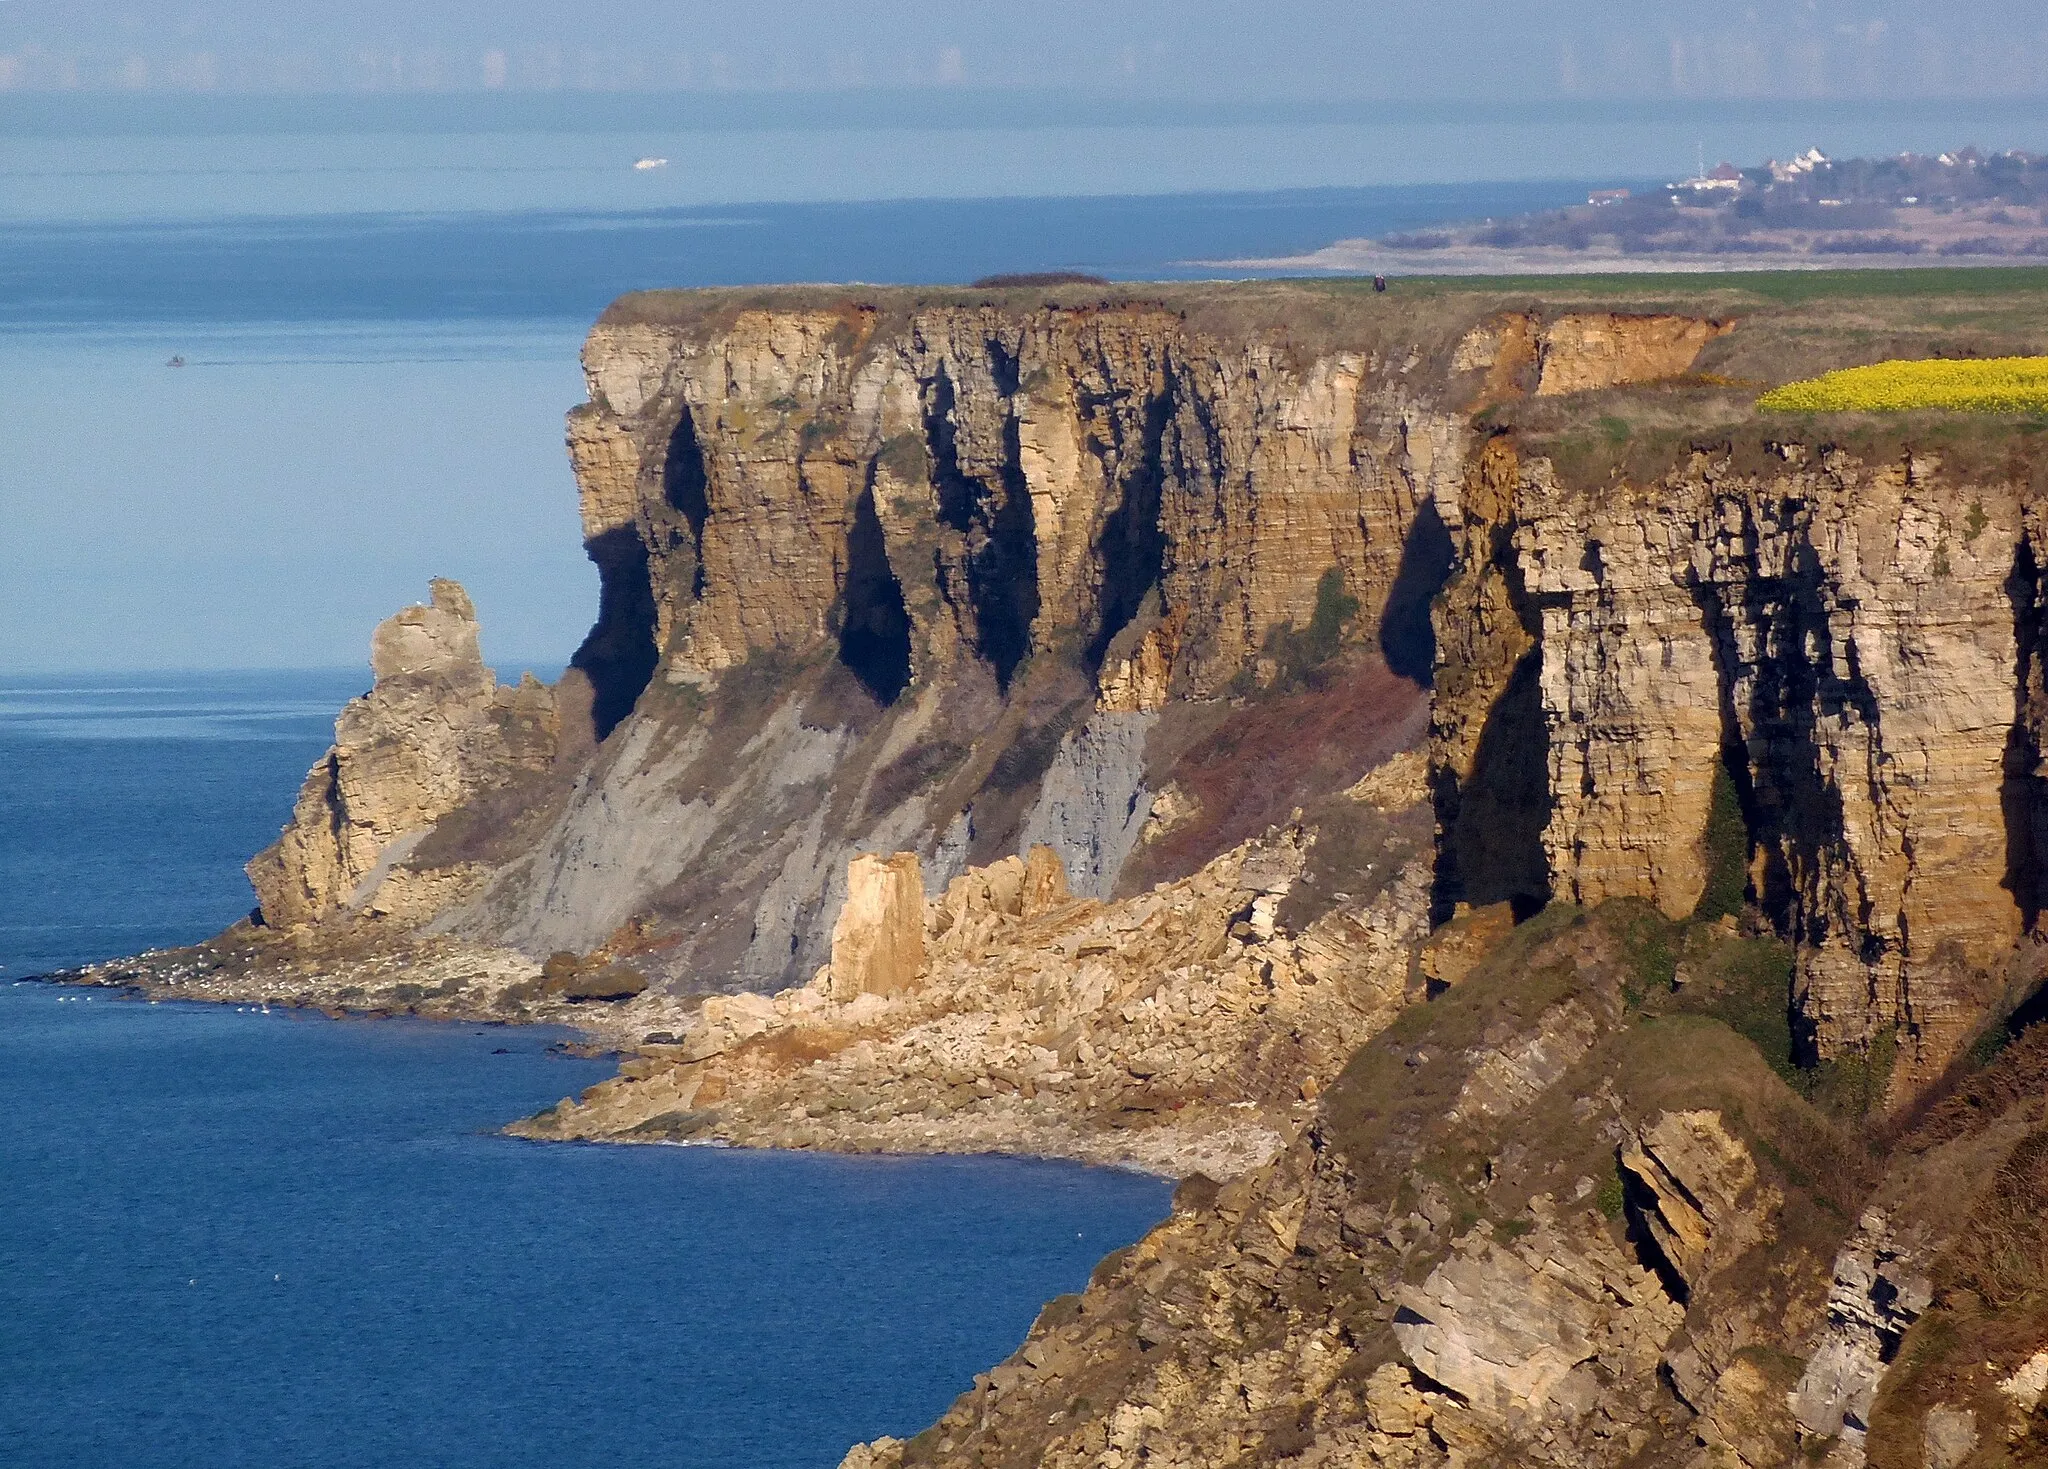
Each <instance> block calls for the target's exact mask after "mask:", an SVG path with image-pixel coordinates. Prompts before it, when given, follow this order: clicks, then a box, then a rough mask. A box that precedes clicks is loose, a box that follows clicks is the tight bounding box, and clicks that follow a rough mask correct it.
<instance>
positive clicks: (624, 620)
mask: <svg viewBox="0 0 2048 1469" xmlns="http://www.w3.org/2000/svg"><path fill="white" fill-rule="evenodd" d="M583 548H584V550H585V551H586V552H588V553H589V556H590V559H591V560H592V561H594V562H595V563H597V576H598V599H597V608H598V610H597V625H596V626H595V627H593V628H591V630H590V635H589V636H588V637H586V638H585V639H584V640H583V646H582V647H580V648H578V649H577V650H576V652H575V655H574V656H573V657H571V658H570V660H569V666H570V667H571V668H576V669H581V670H582V671H583V673H584V675H585V676H586V677H587V678H589V680H590V686H591V693H592V698H591V711H590V713H591V723H592V725H593V728H594V732H595V733H596V735H597V738H599V739H600V740H601V739H603V738H605V737H606V736H607V735H609V734H610V733H611V732H612V730H613V729H615V728H616V727H617V726H618V724H619V722H620V721H621V720H623V719H624V718H625V717H626V716H627V715H629V714H631V713H632V712H633V706H634V705H635V704H636V703H638V702H639V700H640V694H641V692H642V691H643V690H644V689H645V688H646V687H647V684H648V681H649V680H650V679H652V678H653V677H654V669H655V665H656V664H657V663H658V662H659V660H660V649H658V648H657V647H656V646H655V641H654V629H655V625H656V619H655V607H654V587H653V583H652V581H651V580H650V578H649V575H648V568H647V544H646V542H644V541H642V540H641V539H640V533H639V531H638V530H636V529H634V528H633V527H632V526H619V527H617V528H615V529H613V530H608V531H605V532H604V533H602V534H601V535H597V536H593V537H592V538H591V539H589V540H588V541H585V542H584V543H583Z"/></svg>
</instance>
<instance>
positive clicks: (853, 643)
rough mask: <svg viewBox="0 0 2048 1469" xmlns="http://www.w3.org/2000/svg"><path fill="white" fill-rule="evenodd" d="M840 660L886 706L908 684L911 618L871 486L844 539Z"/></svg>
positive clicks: (862, 495) (856, 506)
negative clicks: (844, 594)
mask: <svg viewBox="0 0 2048 1469" xmlns="http://www.w3.org/2000/svg"><path fill="white" fill-rule="evenodd" d="M839 661H840V662H841V663H843V664H845V665H846V666H847V668H849V669H851V670H852V672H853V675H854V677H856V678H858V679H859V680H860V681H861V683H862V684H863V685H865V686H866V688H867V691H868V692H869V693H871V694H873V695H874V696H875V698H876V699H877V700H878V701H879V702H881V703H882V704H884V705H888V704H893V703H895V702H896V699H897V696H898V695H900V694H901V693H902V692H903V690H904V689H905V688H906V687H908V685H909V683H910V615H909V613H908V612H907V611H906V610H905V609H904V604H903V584H902V583H901V582H899V581H898V580H897V579H896V573H895V572H894V571H893V570H892V569H891V568H890V566H889V548H888V545H887V543H886V542H885V541H884V540H883V537H882V522H881V518H880V517H879V516H878V515H876V513H875V487H874V482H873V477H872V471H871V472H870V478H869V483H868V485H867V487H866V488H864V489H863V490H862V491H861V493H860V498H859V499H858V500H856V501H855V502H854V506H853V524H852V525H851V526H850V527H849V528H848V530H847V534H846V600H845V605H844V608H843V610H842V612H841V620H840V627H839Z"/></svg>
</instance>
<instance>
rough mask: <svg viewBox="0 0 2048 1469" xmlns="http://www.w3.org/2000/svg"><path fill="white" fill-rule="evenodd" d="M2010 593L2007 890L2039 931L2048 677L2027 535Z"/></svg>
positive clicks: (2047, 841) (2046, 873)
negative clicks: (2043, 734) (2043, 745)
mask: <svg viewBox="0 0 2048 1469" xmlns="http://www.w3.org/2000/svg"><path fill="white" fill-rule="evenodd" d="M2005 592H2006V597H2007V599H2008V601H2009V602H2010V603H2011V605H2012V631H2013V644H2014V648H2015V656H2014V666H2013V716H2012V730H2011V732H2010V733H2009V734H2008V735H2007V736H2006V741H2005V759H2004V778H2003V780H2002V781H2001V783H2000V786H1999V804H2000V806H2001V807H2002V808H2003V814H2004V818H2005V888H2006V891H2008V892H2010V893H2011V894H2012V897H2013V901H2014V902H2015V903H2016V904H2018V905H2019V910H2020V915H2021V918H2022V921H2023V922H2024V924H2025V928H2026V931H2027V932H2028V933H2033V932H2035V931H2036V928H2037V925H2038V923H2039V920H2040V916H2041V909H2042V906H2043V892H2042V889H2043V885H2044V882H2048V780H2043V779H2042V776H2041V773H2040V772H2041V758H2042V749H2041V730H2042V725H2043V715H2044V712H2048V710H2044V705H2048V677H2044V673H2043V669H2042V666H2041V659H2042V655H2043V652H2044V649H2043V647H2042V643H2041V635H2042V632H2043V630H2044V628H2043V608H2042V593H2043V587H2042V584H2041V568H2040V566H2039V565H2038V563H2037V562H2036V561H2035V558H2034V548H2033V545H2032V543H2031V542H2030V541H2029V539H2028V538H2027V537H2026V536H2024V535H2023V536H2021V537H2020V539H2019V543H2018V545H2016V546H2015V547H2014V548H2013V566H2012V573H2011V575H2009V576H2008V577H2007V578H2006V581H2005Z"/></svg>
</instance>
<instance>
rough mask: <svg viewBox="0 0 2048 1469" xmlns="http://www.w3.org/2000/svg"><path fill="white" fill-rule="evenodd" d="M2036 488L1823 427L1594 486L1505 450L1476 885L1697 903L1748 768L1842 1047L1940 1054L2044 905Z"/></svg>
mask: <svg viewBox="0 0 2048 1469" xmlns="http://www.w3.org/2000/svg"><path fill="white" fill-rule="evenodd" d="M2024 488H2025V487H2024V486H2022V485H2018V484H2015V483H2013V482H2012V481H2011V480H2009V479H2006V478H2004V477H2001V476H1980V475H1977V474H1955V473H1951V472H1948V471H1946V470H1945V469H1944V467H1943V465H1942V464H1941V462H1940V460H1939V458H1938V456H1935V455H1933V454H1929V453H1923V452H1913V453H1909V454H1906V455H1903V456H1901V457H1900V458H1898V459H1895V460H1892V461H1890V462H1871V461H1868V460H1865V459H1861V458H1859V457H1857V456H1856V455H1854V454H1852V453H1850V452H1848V451H1847V450H1844V449H1812V448H1807V447H1804V446H1801V445H1797V444H1784V445H1779V446H1775V447H1774V449H1773V451H1772V452H1771V453H1770V454H1768V455H1766V456H1764V457H1763V458H1762V459H1761V460H1759V461H1756V462H1751V463H1740V462H1738V461H1737V459H1736V457H1735V455H1734V453H1733V452H1732V450H1729V449H1720V450H1694V451H1690V452H1688V453H1686V454H1685V455H1684V457H1683V458H1682V460H1681V461H1680V462H1679V463H1677V464H1675V465H1673V466H1672V467H1670V468H1669V469H1668V470H1666V471H1664V472H1662V473H1660V474H1657V475H1655V476H1653V477H1649V478H1646V479H1644V480H1643V481H1641V482H1635V481H1632V480H1623V481H1621V482H1618V483H1609V484H1605V485H1598V486H1594V485H1570V484H1567V483H1565V482H1564V481H1563V480H1562V478H1561V477H1560V476H1559V474H1558V473H1557V472H1556V471H1555V470H1554V468H1553V466H1552V464H1551V463H1550V462H1549V460H1547V459H1545V458H1540V457H1535V456H1533V455H1530V454H1526V453H1521V452H1518V450H1517V447H1516V445H1515V443H1514V441H1513V440H1512V439H1509V438H1501V439H1497V440H1495V441H1494V442H1492V443H1491V444H1489V445H1488V446H1487V447H1486V449H1485V450H1484V452H1483V453H1481V454H1480V455H1479V456H1478V458H1477V460H1476V462H1475V465H1474V468H1473V471H1472V475H1471V480H1470V484H1469V486H1468V490H1467V494H1466V496H1465V497H1464V500H1463V502H1462V511H1463V515H1462V520H1461V522H1460V525H1459V529H1458V534H1459V538H1460V541H1461V546H1462V556H1461V562H1460V569H1459V571H1458V573H1457V575H1456V577H1455V578H1454V580H1453V582H1452V585H1451V587H1450V589H1449V591H1448V593H1447V595H1446V598H1445V600H1444V602H1443V603H1442V605H1441V606H1440V609H1439V613H1438V618H1439V625H1440V627H1441V629H1442V630H1443V632H1444V635H1445V639H1444V640H1445V646H1446V657H1447V661H1449V660H1455V667H1449V666H1447V667H1446V668H1445V670H1444V676H1443V677H1442V678H1441V679H1440V682H1439V694H1438V698H1437V701H1436V708H1435V713H1434V719H1435V725H1436V730H1437V738H1436V744H1435V749H1436V765H1437V769H1438V771H1439V772H1440V782H1441V793H1442V798H1441V801H1440V806H1441V812H1442V815H1443V816H1444V819H1445V822H1446V825H1447V826H1448V827H1449V828H1451V830H1452V833H1453V835H1452V838H1451V840H1450V841H1449V842H1448V843H1447V845H1446V850H1445V863H1444V866H1445V873H1446V876H1447V878H1448V879H1449V881H1450V883H1451V884H1452V885H1454V886H1455V887H1456V889H1457V890H1458V891H1459V893H1460V894H1461V895H1462V896H1465V897H1466V898H1468V899H1470V900H1474V901H1486V900H1490V899H1494V898H1499V897H1512V898H1517V899H1519V900H1521V901H1523V902H1526V903H1535V904H1540V903H1541V902H1542V901H1545V900H1547V899H1548V898H1550V897H1552V896H1556V897H1564V898H1569V899H1571V900H1573V901H1576V902H1581V903H1597V902H1600V901H1603V900H1605V899H1608V898H1613V897H1620V896H1632V897H1642V898H1646V899H1649V900H1650V901H1652V902H1655V903H1656V904H1657V905H1658V906H1659V907H1660V908H1662V909H1663V910H1664V911H1665V912H1666V913H1668V914H1671V915H1673V916H1683V915H1685V914H1688V913H1690V912H1692V911H1693V909H1694V907H1695V906H1696V905H1697V904H1698V903H1699V901H1700V899H1701V896H1702V893H1703V891H1704V889H1705V887H1706V885H1707V880H1708V875H1709V873H1708V867H1709V860H1710V859H1709V852H1708V846H1707V841H1706V834H1707V828H1708V824H1709V817H1710V807H1711V805H1712V799H1713V792H1714V785H1715V782H1716V781H1717V780H1724V781H1727V782H1729V784H1730V786H1731V790H1730V793H1729V798H1730V800H1731V801H1734V802H1739V804H1740V808H1741V814H1742V817H1743V820H1744V823H1745V825H1746V830H1747V835H1748V840H1749V843H1750V845H1751V849H1752V856H1751V871H1750V873H1749V885H1750V888H1751V892H1752V895H1753V897H1754V899H1755V901H1756V902H1757V903H1758V905H1759V906H1760V907H1761V908H1762V910H1763V911H1764V912H1765V913H1767V914H1768V915H1769V916H1770V918H1771V919H1772V921H1773V922H1774V923H1775V924H1776V925H1777V926H1778V928H1779V930H1780V931H1781V932H1783V933H1785V934H1787V935H1788V936H1790V937H1791V938H1793V940H1794V941H1795V943H1796V944H1797V946H1798V951H1799V956H1800V958H1799V965H1800V995H1799V1001H1798V1003H1799V1006H1800V1010H1801V1013H1802V1015H1803V1016H1804V1018H1805V1021H1806V1023H1807V1025H1808V1026H1809V1027H1810V1033H1811V1037H1812V1041H1811V1043H1812V1045H1813V1047H1814V1048H1815V1052H1816V1053H1817V1054H1818V1055H1819V1056H1822V1057H1830V1056H1836V1055H1840V1054H1843V1053H1845V1052H1847V1051H1850V1050H1862V1049H1867V1048H1868V1047H1870V1046H1871V1045H1872V1044H1873V1043H1875V1042H1877V1041H1878V1040H1879V1039H1880V1038H1881V1037H1889V1036H1891V1035H1893V1034H1896V1035H1897V1036H1898V1037H1900V1039H1901V1040H1902V1042H1903V1045H1904V1056H1903V1060H1904V1062H1905V1064H1904V1066H1903V1068H1902V1070H1901V1073H1900V1075H1901V1077H1902V1081H1903V1082H1904V1084H1906V1085H1908V1086H1911V1085H1918V1084H1923V1083H1924V1082H1925V1081H1927V1080H1928V1079H1931V1078H1932V1077H1933V1076H1935V1075H1938V1074H1939V1072H1940V1071H1941V1069H1942V1068H1943V1067H1944V1066H1945V1065H1946V1064H1947V1062H1948V1061H1949V1060H1950V1058H1951V1057H1952V1056H1953V1055H1954V1053H1955V1048H1956V1046H1957V1045H1958V1044H1959V1043H1960V1042H1961V1040H1962V1039H1963V1038H1964V1037H1965V1036H1966V1035H1967V1034H1968V1032H1969V1031H1970V1029H1971V1027H1972V1026H1973V1025H1975V1024H1976V1023H1977V1020H1978V1018H1979V1017H1980V1015H1981V1013H1982V1011H1983V1008H1984V1006H1985V1005H1986V1004H1987V1003H1988V1002H1989V1001H1990V1000H1991V998H1992V997H1993V996H1995V995H1996V993H1997V992H1998V991H1999V990H2000V989H2002V988H2003V986H2004V984H2005V982H2006V971H2007V965H2008V960H2009V957H2010V956H2011V955H2012V953H2013V946H2014V943H2015V941H2016V940H2017V939H2018V938H2019V937H2020V935H2021V934H2022V932H2023V930H2024V929H2025V928H2026V927H2027V925H2028V923H2029V921H2030V919H2031V913H2030V911H2029V905H2030V903H2031V901H2032V900H2031V897H2030V893H2029V891H2028V890H2027V888H2026V887H2025V885H2024V884H2023V883H2022V884H2018V885H2016V884H2015V882H2014V868H2015V866H2016V865H2017V866H2021V867H2024V866H2026V865H2028V864H2030V863H2031V862H2032V860H2033V859H2032V855H2031V850H2032V843H2033V840H2034V838H2033V835H2032V832H2031V830H2029V829H2028V828H2027V826H2026V824H2025V821H2024V819H2021V820H2016V819H2015V810H2014V806H2015V802H2016V798H2017V799H2018V801H2019V803H2020V804H2021V805H2022V806H2023V805H2024V803H2025V800H2026V799H2027V798H2026V793H2025V792H2024V791H2017V792H2016V784H2015V777H2021V778H2022V780H2021V782H2020V783H2021V784H2030V783H2031V782H2033V781H2035V780H2037V777H2035V776H2034V775H2033V771H2032V766H2031V765H2028V766H2025V767H2023V768H2020V769H2015V768H2014V764H2013V751H2014V749H2015V748H2016V746H2019V747H2025V748H2028V749H2032V748H2035V747H2036V746H2035V737H2034V736H2033V734H2032V729H2033V724H2034V721H2033V717H2032V715H2031V713H2030V706H2027V705H2026V704H2025V703H2024V696H2023V694H2020V692H2019V691H2016V689H2015V673H2014V670H2015V669H2016V668H2019V669H2021V670H2022V677H2030V678H2038V675H2037V674H2034V673H2032V672H2031V671H2030V670H2031V667H2032V665H2031V661H2030V660H2031V657H2032V653H2031V647H2030V639H2031V634H2030V633H2029V632H2028V630H2027V629H2028V625H2029V620H2030V619H2031V618H2032V617H2033V616H2034V615H2035V614H2034V613H2033V612H2032V610H2031V603H2030V602H2027V601H2025V600H2024V599H2025V598H2026V597H2030V596H2031V595H2032V592H2031V583H2028V584H2027V587H2026V589H2025V590H2024V591H2023V593H2022V601H2021V603H2020V604H2018V605H2016V603H2015V600H2014V597H2015V591H2014V588H2015V576H2016V572H2015V567H2016V566H2021V565H2031V564H2032V556H2033V552H2032V549H2031V542H2030V540H2029V533H2028V530H2027V524H2028V517H2029V516H2030V514H2031V513H2032V512H2031V509H2030V506H2029V504H2028V503H2027V500H2026V496H2025V494H2024ZM2016 706H2017V707H2019V708H2020V712H2021V717H2020V718H2019V719H2018V720H2016V719H2015V709H2016ZM2020 815H2021V817H2022V818H2024V812H2021V813H2020Z"/></svg>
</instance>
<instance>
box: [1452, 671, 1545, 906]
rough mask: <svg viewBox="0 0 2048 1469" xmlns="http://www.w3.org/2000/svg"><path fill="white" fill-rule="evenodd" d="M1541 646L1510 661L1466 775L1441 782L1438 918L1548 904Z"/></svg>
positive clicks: (1488, 712)
mask: <svg viewBox="0 0 2048 1469" xmlns="http://www.w3.org/2000/svg"><path fill="white" fill-rule="evenodd" d="M1542 680H1543V647H1542V644H1541V643H1538V644H1537V645H1536V646H1535V647H1533V648H1531V649H1529V651H1528V652H1526V653H1524V654H1523V655H1522V656H1521V658H1520V659H1519V660H1518V661H1517V662H1516V664H1515V668H1514V672H1513V673H1512V674H1510V675H1509V677H1508V683H1507V688H1506V689H1505V690H1504V691H1503V692H1502V693H1501V695H1500V697H1499V698H1498V699H1496V700H1495V701H1494V704H1493V707H1492V708H1491V709H1490V710H1488V711H1487V715H1486V724H1485V726H1484V728H1483V729H1482V730H1481V731H1480V735H1479V745H1478V749H1477V751H1476V752H1475V754H1474V755H1473V759H1472V773H1471V775H1470V776H1468V777H1467V778H1466V779H1465V780H1464V781H1463V782H1440V783H1439V784H1438V786H1437V789H1436V796H1437V809H1438V819H1439V820H1440V821H1442V823H1443V827H1444V832H1445V839H1444V841H1443V842H1442V844H1441V845H1440V846H1439V848H1438V851H1437V870H1436V895H1435V901H1434V904H1433V906H1434V908H1435V909H1436V910H1437V916H1438V919H1439V921H1441V920H1442V919H1445V918H1449V917H1450V916H1451V914H1452V913H1453V912H1454V911H1455V908H1456V905H1457V904H1459V903H1469V904H1471V905H1472V906H1474V907H1482V906H1484V905H1486V904H1489V903H1502V902H1505V903H1509V904H1511V905H1513V908H1514V912H1515V917H1516V918H1517V920H1520V919H1523V918H1527V917H1529V916H1530V915H1531V914H1534V913H1537V912H1540V911H1541V910H1542V909H1543V907H1544V906H1545V905H1546V904H1547V903H1549V901H1550V892H1551V871H1550V859H1549V857H1548V856H1547V855H1546V854H1545V853H1544V850H1543V831H1544V828H1545V827H1546V826H1547V825H1549V822H1550V804H1551V803H1550V743H1549V736H1548V732H1547V730H1546V727H1545V722H1544V717H1543V687H1542Z"/></svg>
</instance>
